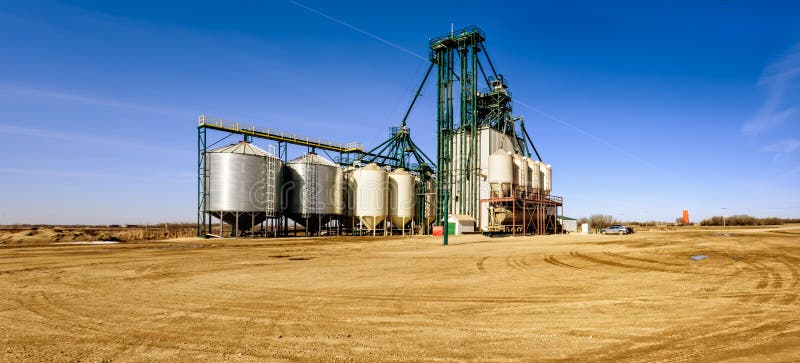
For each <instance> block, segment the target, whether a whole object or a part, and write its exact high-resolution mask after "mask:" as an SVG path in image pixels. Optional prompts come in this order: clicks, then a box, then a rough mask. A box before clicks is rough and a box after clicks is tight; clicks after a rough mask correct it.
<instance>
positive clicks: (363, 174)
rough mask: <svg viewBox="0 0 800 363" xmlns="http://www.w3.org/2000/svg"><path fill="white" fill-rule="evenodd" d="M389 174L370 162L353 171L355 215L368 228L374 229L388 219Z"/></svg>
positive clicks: (351, 181) (351, 180)
mask: <svg viewBox="0 0 800 363" xmlns="http://www.w3.org/2000/svg"><path fill="white" fill-rule="evenodd" d="M387 184H388V180H387V175H386V171H384V170H383V169H381V168H379V167H378V165H377V164H374V163H372V164H369V165H367V166H365V167H362V168H357V169H355V170H354V171H353V173H352V177H351V179H350V195H351V197H352V200H351V204H352V208H353V216H355V218H357V219H358V220H359V221H360V222H361V226H362V227H363V228H364V229H367V230H373V229H375V228H377V227H378V225H380V224H381V223H382V222H383V221H385V220H386V215H387V214H388V213H387V212H388V205H387V189H388V188H387V186H388V185H387Z"/></svg>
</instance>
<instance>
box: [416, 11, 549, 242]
mask: <svg viewBox="0 0 800 363" xmlns="http://www.w3.org/2000/svg"><path fill="white" fill-rule="evenodd" d="M485 40H486V37H485V35H484V33H483V31H482V30H480V29H479V28H478V27H475V26H470V27H467V28H464V29H461V30H458V31H451V32H450V33H448V34H446V35H443V36H440V37H438V38H435V39H432V40H431V41H430V42H429V47H430V50H431V53H430V61H431V62H432V63H434V64H436V65H437V66H438V72H437V75H438V78H437V87H436V89H437V115H436V125H437V128H436V133H437V154H436V155H437V160H436V161H437V162H436V165H437V174H436V176H437V178H436V191H437V193H436V206H437V209H436V224H437V225H442V226H444V236H445V244H447V238H446V236H447V234H448V231H447V225H448V224H447V221H446V219H447V217H448V216H449V215H450V213H451V211H450V208H451V207H454V208H455V210H453V211H452V213H454V214H466V215H470V216H472V217H473V218H475V219H478V214H479V207H480V200H479V198H478V196H479V190H478V188H479V177H480V175H479V173H480V165H479V159H478V131H479V130H480V129H482V128H485V127H489V128H492V129H495V130H498V131H500V132H502V133H503V134H506V135H509V136H510V137H511V139H512V140H513V141H514V147H515V150H514V151H515V152H518V153H521V154H525V155H527V156H531V150H532V151H534V153H535V154H536V157H537V158H538V159H539V161H541V157H540V156H539V152H538V150H536V147H535V146H534V144H533V140H532V139H531V137H530V135H528V132H527V130H526V129H525V125H524V121H523V120H522V118H521V117H517V118H515V117H513V116H512V102H511V93H510V92H509V91H508V85H507V84H506V80H505V79H504V78H503V76H502V75H501V74H498V73H497V72H496V70H495V68H494V64H493V63H492V60H491V58H490V57H489V55H488V51H487V50H486V46H485V44H484V42H485ZM479 53H483V55H484V57H485V59H486V61H487V63H488V65H489V70H490V71H491V73H490V74H489V75H488V76H487V74H486V71H485V70H484V67H483V65H482V63H481V61H480V58H479V56H478V55H479ZM455 56H458V69H459V74H458V75H456V69H455ZM479 72H480V73H479ZM479 76H480V77H481V78H482V80H483V81H485V82H486V85H487V86H488V90H486V91H484V92H478V80H479ZM456 81H457V82H458V83H459V100H458V101H459V122H458V124H455V123H454V108H453V107H454V105H453V102H454V101H453V96H454V87H455V82H456ZM517 122H518V123H519V125H520V130H519V132H517V131H516V128H515V124H516V123H517ZM454 144H455V145H457V147H458V150H457V153H456V154H457V155H458V159H457V160H453V157H454V156H453V155H454V150H453V147H454ZM454 174H455V175H454ZM451 197H455V198H456V203H451V201H450V198H451Z"/></svg>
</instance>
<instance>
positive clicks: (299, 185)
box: [197, 27, 563, 237]
mask: <svg viewBox="0 0 800 363" xmlns="http://www.w3.org/2000/svg"><path fill="white" fill-rule="evenodd" d="M484 42H485V35H484V33H483V32H482V31H481V30H480V29H478V28H477V27H469V28H466V29H462V30H458V31H452V32H450V33H448V34H445V35H443V36H441V37H438V38H435V39H432V40H431V41H430V42H429V48H430V65H429V67H428V69H427V72H426V73H425V77H424V78H423V80H422V82H421V84H420V85H419V88H418V89H417V92H416V93H415V94H414V97H413V100H412V102H411V105H410V106H409V108H408V110H407V111H406V113H405V116H404V117H403V119H402V121H401V122H400V126H399V127H395V128H392V130H391V135H390V137H389V138H388V139H387V140H386V141H384V142H383V143H381V144H379V145H378V146H376V147H374V148H372V149H365V148H364V147H363V145H361V144H358V143H350V144H340V143H334V142H330V141H324V140H320V139H315V138H311V137H305V136H298V135H294V134H287V133H284V132H279V131H275V130H272V129H264V128H257V127H254V126H249V125H242V124H239V123H236V122H230V121H225V120H221V119H216V118H211V117H208V116H205V115H203V116H200V118H199V123H198V211H197V215H198V220H197V224H198V235H214V234H217V233H218V234H219V235H220V236H229V235H233V236H243V235H253V236H256V235H263V236H283V235H292V234H297V233H298V231H299V233H302V234H304V235H351V234H354V235H390V234H392V235H396V234H403V235H412V234H413V235H418V234H431V233H433V234H438V233H444V234H445V237H446V234H448V233H449V234H452V233H454V231H456V230H459V231H462V230H466V231H468V230H470V229H474V230H475V231H481V232H483V233H487V234H546V233H557V232H559V231H560V227H559V222H558V220H557V216H558V215H559V214H563V211H561V213H559V209H560V208H561V209H563V200H562V198H561V197H558V196H555V195H553V194H552V193H551V191H552V167H551V166H550V165H549V164H546V163H545V162H543V160H542V158H541V157H540V154H539V151H538V150H537V149H536V147H535V146H534V144H533V140H532V139H531V137H530V135H529V134H528V132H527V130H526V129H525V123H524V119H523V118H522V117H520V116H514V115H513V114H512V97H511V92H510V91H509V89H508V88H509V86H508V82H507V80H506V79H505V78H504V77H503V76H502V74H499V73H497V71H496V70H495V67H494V64H493V63H492V60H491V58H490V57H489V55H488V53H487V50H486V47H485V45H484ZM483 60H485V61H483ZM434 68H436V71H437V72H436V76H435V78H436V90H437V91H436V95H437V96H436V99H437V116H436V139H437V142H436V144H437V150H436V159H435V161H434V160H432V159H431V158H429V157H428V155H427V154H425V152H424V151H423V150H422V149H421V148H419V147H418V146H417V144H416V143H415V142H414V141H413V139H412V137H411V129H410V128H409V127H408V126H407V119H408V116H409V114H410V113H411V110H412V108H413V107H414V104H415V103H416V102H417V100H418V98H419V96H420V94H421V91H422V89H423V87H424V85H425V83H426V82H427V80H428V78H430V76H431V74H432V73H433V70H434ZM479 84H480V85H481V86H479ZM456 105H458V109H457V110H456V107H455V106H456ZM217 136H219V138H218V139H217ZM232 139H233V140H235V139H239V140H240V141H238V142H235V143H233V144H230V141H231V140H232ZM256 140H259V141H264V142H265V148H260V147H258V146H256V142H255V141H256ZM226 141H227V142H226ZM289 146H292V147H293V148H302V151H304V153H303V154H302V155H301V156H299V157H296V158H293V159H291V160H290V159H289V153H288V152H289ZM265 149H266V150H265ZM456 226H458V228H456ZM470 227H472V228H470Z"/></svg>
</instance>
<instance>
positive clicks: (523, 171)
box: [514, 154, 529, 190]
mask: <svg viewBox="0 0 800 363" xmlns="http://www.w3.org/2000/svg"><path fill="white" fill-rule="evenodd" d="M514 173H515V174H514V181H515V184H516V185H517V189H518V190H526V189H527V188H528V186H529V184H528V173H529V170H528V158H526V157H524V156H522V155H520V154H514Z"/></svg>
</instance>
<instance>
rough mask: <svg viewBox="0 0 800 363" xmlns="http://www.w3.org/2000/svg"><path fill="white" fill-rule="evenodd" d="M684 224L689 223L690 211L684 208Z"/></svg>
mask: <svg viewBox="0 0 800 363" xmlns="http://www.w3.org/2000/svg"><path fill="white" fill-rule="evenodd" d="M683 224H689V211H688V210H686V209H684V210H683Z"/></svg>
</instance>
